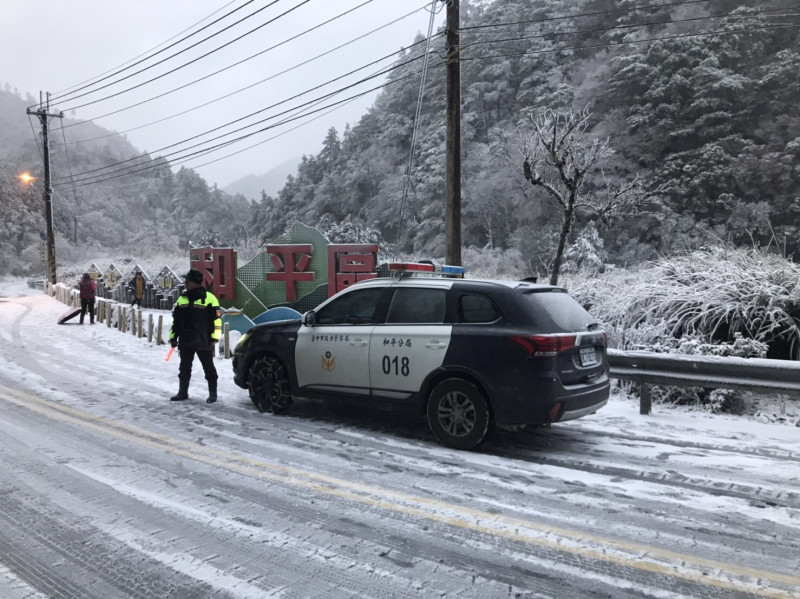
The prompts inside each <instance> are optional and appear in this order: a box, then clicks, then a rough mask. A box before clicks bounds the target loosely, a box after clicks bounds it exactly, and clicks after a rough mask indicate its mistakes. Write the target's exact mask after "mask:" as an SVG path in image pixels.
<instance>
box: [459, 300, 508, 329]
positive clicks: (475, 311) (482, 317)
mask: <svg viewBox="0 0 800 599" xmlns="http://www.w3.org/2000/svg"><path fill="white" fill-rule="evenodd" d="M499 317H500V312H498V311H497V308H496V307H495V305H494V304H493V303H492V300H490V299H489V298H488V297H486V296H485V295H483V294H481V293H465V294H463V295H461V296H459V298H458V321H459V322H463V323H481V322H494V321H495V320H497V319H498V318H499Z"/></svg>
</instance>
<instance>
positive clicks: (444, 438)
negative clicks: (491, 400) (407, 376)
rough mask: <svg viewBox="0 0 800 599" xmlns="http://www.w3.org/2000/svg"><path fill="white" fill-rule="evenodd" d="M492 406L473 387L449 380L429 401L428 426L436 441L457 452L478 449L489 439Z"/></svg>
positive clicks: (435, 391) (435, 389) (469, 384)
mask: <svg viewBox="0 0 800 599" xmlns="http://www.w3.org/2000/svg"><path fill="white" fill-rule="evenodd" d="M490 420H491V418H490V415H489V404H488V403H487V402H486V398H485V397H484V396H483V393H482V392H481V391H480V389H478V388H477V387H476V386H475V385H473V384H472V383H469V382H467V381H465V380H461V379H446V380H444V381H442V382H441V383H439V384H438V385H436V387H435V388H434V389H433V391H432V392H431V394H430V396H429V397H428V426H429V427H430V429H431V432H432V433H433V435H434V436H435V437H436V439H437V440H438V441H439V442H440V443H441V444H442V445H445V446H446V447H452V448H453V449H474V448H475V447H477V446H478V445H480V443H481V442H482V441H483V440H484V439H485V438H486V435H487V434H488V432H489V424H490Z"/></svg>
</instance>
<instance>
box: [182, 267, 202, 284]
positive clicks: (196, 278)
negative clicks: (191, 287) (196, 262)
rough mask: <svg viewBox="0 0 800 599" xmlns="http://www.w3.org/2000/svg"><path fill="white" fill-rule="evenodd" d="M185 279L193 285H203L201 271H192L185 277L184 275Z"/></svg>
mask: <svg viewBox="0 0 800 599" xmlns="http://www.w3.org/2000/svg"><path fill="white" fill-rule="evenodd" d="M183 278H184V279H189V280H190V281H192V282H193V283H197V284H198V285H202V284H203V273H201V272H200V271H199V270H195V269H194V268H193V269H191V270H190V271H189V272H187V273H186V274H185V275H183Z"/></svg>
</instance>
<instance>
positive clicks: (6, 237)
mask: <svg viewBox="0 0 800 599" xmlns="http://www.w3.org/2000/svg"><path fill="white" fill-rule="evenodd" d="M32 103H33V99H32V98H30V97H29V98H27V99H25V100H23V99H22V98H21V97H19V96H18V95H17V94H15V93H14V92H12V91H10V90H9V89H6V90H5V91H0V124H5V125H7V126H3V127H2V128H0V205H1V206H2V208H3V219H2V221H0V274H3V273H14V274H26V273H28V272H30V271H31V269H32V268H34V267H35V268H39V263H40V258H39V249H38V248H39V243H40V240H39V234H40V232H43V231H45V230H46V227H45V222H44V202H43V199H42V193H43V183H44V180H43V173H42V168H43V167H42V158H41V140H40V135H39V132H40V128H39V123H38V120H37V119H36V118H35V117H32V120H31V124H29V123H28V122H27V121H28V118H27V116H26V114H25V110H26V106H30V105H31V104H32ZM74 122H75V121H73V120H71V119H69V118H66V116H65V118H64V119H63V130H62V127H61V125H62V123H60V122H59V119H54V120H53V122H52V123H51V127H50V151H51V171H52V177H53V189H54V193H53V221H54V228H55V230H56V235H57V241H56V244H57V246H58V248H59V251H58V254H57V255H58V257H59V260H60V261H63V260H65V259H66V260H68V259H69V257H70V256H80V257H81V259H83V260H85V261H88V262H91V261H92V260H94V259H96V258H95V257H94V256H93V254H94V255H97V254H98V253H106V252H117V253H120V254H125V255H129V256H134V257H137V258H140V259H141V258H147V257H149V256H152V255H153V254H154V253H159V252H170V253H176V254H177V253H179V252H181V251H186V249H187V248H188V243H189V242H192V243H194V244H200V245H203V244H207V243H210V244H216V245H236V244H237V243H242V242H244V240H245V239H246V237H247V235H248V233H247V231H246V229H245V224H246V223H247V222H248V220H249V218H250V213H251V210H252V206H251V202H250V201H248V200H246V199H245V198H244V197H243V196H238V195H237V196H231V195H229V194H226V193H224V192H223V191H221V190H219V189H217V188H216V187H215V186H214V187H209V186H208V184H207V183H206V181H205V180H203V179H202V177H200V176H199V175H198V174H197V173H196V172H194V171H193V170H191V169H187V168H181V169H180V170H177V172H173V169H171V168H170V166H169V164H168V163H167V162H166V161H165V160H158V159H157V157H156V161H155V164H156V165H157V167H156V168H154V167H153V166H152V164H150V165H148V167H149V168H145V169H141V168H137V165H138V164H142V163H147V161H149V160H150V156H149V155H148V154H146V153H144V154H143V153H142V152H141V151H140V150H138V149H137V148H135V147H133V146H132V145H131V144H130V143H129V142H128V141H127V140H126V139H125V137H124V136H119V135H115V134H114V133H113V132H110V131H107V130H105V129H102V128H101V127H97V126H95V125H93V124H91V123H90V124H84V125H82V126H81V127H75V128H71V127H70V125H71V124H73V123H74ZM32 131H33V132H32ZM65 141H66V142H67V144H66V146H65ZM65 147H66V150H65ZM111 164H117V165H119V164H127V165H129V167H130V168H129V169H128V170H129V171H130V172H131V174H129V175H126V176H124V177H119V178H116V179H110V180H108V181H105V182H103V183H101V184H94V185H84V184H82V181H81V180H80V179H78V180H76V181H74V183H75V184H74V185H73V180H72V179H71V177H70V176H69V175H70V173H76V172H77V173H81V172H82V173H86V172H89V173H92V172H103V171H102V170H101V169H103V167H106V166H108V165H111ZM23 171H29V172H30V173H31V174H32V175H33V176H34V177H35V178H36V179H35V180H34V182H33V183H27V184H26V183H23V182H21V181H20V180H19V178H18V175H19V174H20V173H21V172H23ZM78 250H80V251H78Z"/></svg>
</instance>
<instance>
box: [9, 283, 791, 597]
mask: <svg viewBox="0 0 800 599" xmlns="http://www.w3.org/2000/svg"><path fill="white" fill-rule="evenodd" d="M64 310H65V306H64V305H63V304H60V303H58V302H57V301H56V300H54V299H52V298H49V297H47V296H45V295H43V294H42V293H41V292H37V291H34V290H25V289H21V288H19V287H18V286H13V285H11V286H9V285H8V284H6V285H5V287H4V286H3V283H2V282H0V450H2V454H3V457H2V466H1V467H0V597H2V598H3V599H6V598H8V599H17V598H23V597H25V598H57V597H58V598H61V597H76V598H77V597H80V598H97V599H107V598H109V597H125V598H127V597H136V598H153V597H185V598H194V597H198V598H200V597H254V598H255V597H281V598H295V597H315V598H316V597H320V598H321V597H326V598H328V597H330V598H340V597H342V598H344V597H376V598H377V597H380V598H388V597H398V598H399V597H415V598H418V597H426V598H427V597H444V598H456V597H457V598H473V597H474V598H495V597H510V598H528V597H531V598H532V597H559V598H585V597H609V598H615V599H616V598H634V597H636V598H641V597H658V598H675V599H678V598H684V597H697V598H708V597H737V598H738V597H774V598H785V597H800V429H798V428H796V427H793V426H787V425H776V424H762V423H758V422H755V421H753V420H748V419H740V418H734V417H723V416H716V417H712V416H709V415H706V414H702V413H689V412H679V411H674V410H659V409H658V408H657V409H656V413H654V414H652V415H650V416H640V415H639V414H638V410H637V404H636V402H635V401H633V400H631V399H629V398H626V397H624V396H615V397H613V398H612V401H611V402H610V403H609V405H608V406H607V407H606V408H604V409H603V410H602V411H601V412H600V413H598V414H596V415H594V416H591V417H588V418H585V419H582V420H579V421H575V422H570V423H566V424H563V425H559V426H554V427H552V428H549V429H538V430H533V431H529V432H524V433H517V434H511V433H500V434H498V435H497V436H496V437H495V438H493V439H492V440H491V441H490V442H489V443H488V444H487V445H486V446H484V447H482V449H481V451H480V452H471V453H470V452H457V451H452V450H449V449H445V448H442V447H440V446H438V445H436V444H435V442H434V441H433V439H432V436H431V435H430V433H429V432H428V431H427V429H426V427H425V426H424V424H423V423H422V422H421V421H420V420H419V419H417V418H416V417H415V416H414V415H411V414H388V413H367V412H365V410H363V409H362V408H359V407H357V406H325V405H322V404H319V403H314V402H299V403H298V404H297V405H296V406H295V407H294V408H293V410H292V411H291V413H290V414H289V415H288V416H283V417H276V416H272V415H263V414H258V413H257V411H256V410H255V409H254V408H253V407H252V406H251V404H250V402H249V399H248V397H247V393H246V392H245V391H244V390H241V389H239V388H237V387H236V386H235V385H233V382H232V375H231V367H230V362H229V361H225V360H217V368H218V370H219V372H220V401H219V402H218V403H217V404H214V405H207V404H206V403H205V402H204V401H202V398H204V397H205V389H204V385H203V383H204V381H203V380H202V374H201V372H202V371H201V369H200V367H199V364H196V365H195V372H194V374H195V378H194V379H193V383H192V386H191V388H190V395H191V396H192V397H194V398H195V399H194V400H192V401H189V402H183V403H179V404H175V403H170V402H169V401H168V400H167V398H168V397H169V395H171V394H172V393H173V392H174V391H175V390H176V385H177V366H178V364H177V360H175V359H174V358H173V359H172V360H171V361H170V362H165V361H164V355H165V354H166V347H165V346H156V345H155V344H149V343H148V342H147V341H146V340H144V339H138V338H136V337H133V336H132V335H130V334H123V333H119V332H117V331H115V330H113V329H110V328H107V327H106V326H105V325H102V324H98V325H94V326H88V325H84V326H79V325H70V324H67V325H63V326H58V325H56V324H55V321H56V318H57V317H58V316H59V315H60V314H61V313H62V312H64Z"/></svg>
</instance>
